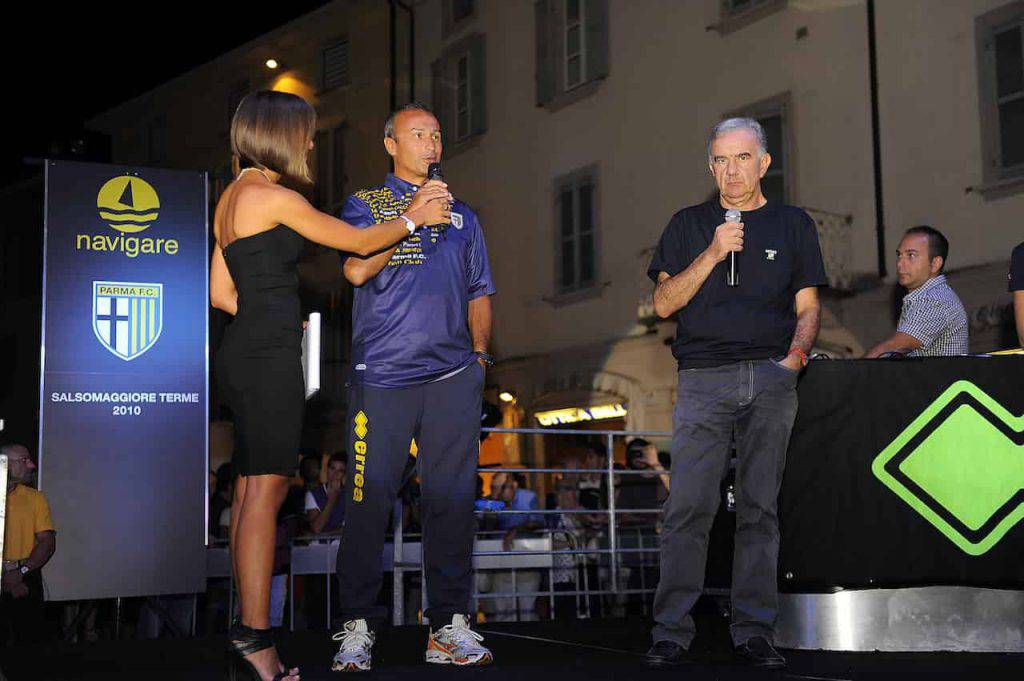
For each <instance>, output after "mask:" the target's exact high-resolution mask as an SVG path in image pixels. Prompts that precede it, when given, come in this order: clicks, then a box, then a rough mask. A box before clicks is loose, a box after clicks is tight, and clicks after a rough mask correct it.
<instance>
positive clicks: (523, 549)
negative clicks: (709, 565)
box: [392, 428, 672, 624]
mask: <svg viewBox="0 0 1024 681" xmlns="http://www.w3.org/2000/svg"><path fill="white" fill-rule="evenodd" d="M482 431H483V432H485V433H492V434H505V435H558V436H578V435H583V436H587V437H594V436H598V437H602V438H603V439H604V441H605V450H606V456H605V462H606V463H605V467H604V468H597V469H589V468H514V469H505V468H478V469H477V472H478V473H497V472H511V473H559V474H585V473H601V474H603V476H604V477H605V481H606V488H607V495H608V496H607V508H604V509H597V510H591V509H570V510H562V509H529V510H510V509H505V510H501V511H477V512H476V514H477V515H478V516H480V515H484V514H494V515H499V516H500V515H515V514H519V515H523V514H525V515H570V514H580V515H605V516H606V517H607V537H608V542H607V543H608V545H607V547H600V548H583V549H569V550H555V549H553V547H552V545H551V543H552V542H551V536H550V533H548V536H547V539H546V541H547V545H544V546H531V545H527V544H520V542H522V541H524V540H520V539H517V540H516V541H515V542H513V549H512V550H510V551H505V550H502V547H501V544H502V542H501V540H497V542H496V544H497V546H496V547H495V550H482V547H481V542H480V541H479V540H478V541H477V542H476V545H475V546H474V551H473V558H474V566H475V567H477V569H478V570H479V569H480V568H479V567H478V564H477V560H478V559H479V558H480V557H488V558H490V559H491V560H492V561H494V562H492V563H491V564H490V566H491V569H505V570H509V571H511V572H512V578H513V590H512V592H505V593H494V592H487V593H478V592H477V589H476V588H474V590H473V591H474V593H473V598H474V601H475V603H476V605H477V608H478V609H479V602H480V600H481V599H482V598H483V599H493V598H514V599H518V598H522V597H530V596H533V597H540V596H546V597H547V598H548V599H549V603H550V605H551V610H552V613H551V616H552V617H553V616H554V612H553V611H554V599H555V597H556V596H576V597H577V598H579V597H581V596H582V597H583V598H585V599H586V598H588V597H590V596H603V595H611V596H613V597H618V596H624V595H629V594H637V593H639V594H645V593H651V592H652V591H653V587H652V588H647V587H646V578H645V576H644V572H645V568H647V567H648V564H647V562H646V560H645V559H644V556H645V555H646V554H649V553H659V552H660V550H661V549H660V545H659V546H657V547H645V546H644V545H643V541H642V540H641V541H639V542H638V546H636V547H623V546H621V541H620V537H619V532H620V528H619V527H618V525H617V523H616V522H615V521H616V518H617V517H618V516H619V515H620V514H629V515H642V514H651V515H658V514H660V513H661V509H660V508H644V509H619V508H616V503H615V484H614V481H615V476H616V475H642V476H651V472H650V471H645V470H628V469H626V470H616V469H615V452H614V444H615V438H616V437H651V438H671V436H672V434H671V433H667V432H662V431H623V430H576V429H560V428H559V429H554V428H483V429H482ZM398 519H399V521H400V514H399V517H398ZM525 541H530V540H525ZM401 545H402V525H401V522H396V523H395V543H394V546H395V552H396V554H395V555H396V556H397V555H398V551H399V547H400V546H401ZM623 554H639V555H640V556H641V564H640V574H641V580H642V581H641V588H640V589H623V588H620V584H619V572H620V561H621V559H622V555H623ZM530 555H534V556H538V557H541V558H544V559H546V560H550V561H551V563H552V564H551V566H549V567H548V570H549V581H548V589H547V590H534V591H526V592H524V591H518V589H516V588H515V587H516V570H517V569H522V568H520V567H518V566H516V565H514V563H513V562H512V561H514V560H515V559H517V558H522V557H524V556H530ZM556 555H573V556H578V557H583V558H584V562H585V558H586V556H588V555H596V556H598V558H599V559H600V558H601V557H602V556H608V557H609V559H608V570H609V579H608V582H609V586H610V588H608V589H600V588H599V589H596V590H595V589H590V588H589V586H590V585H589V584H587V583H584V588H583V589H580V588H579V587H578V586H577V588H576V589H575V590H573V591H558V592H556V591H555V587H554V582H553V581H552V573H553V571H554V566H553V562H554V558H553V557H554V556H556ZM502 559H511V561H509V562H508V563H505V562H503V560H502ZM542 567H543V566H542ZM415 571H418V572H419V573H420V589H421V593H422V594H423V595H422V601H423V602H422V609H425V606H426V602H425V601H426V588H425V584H426V576H425V574H424V566H423V564H422V561H420V562H419V563H413V564H410V563H405V562H403V561H401V560H399V559H397V558H396V559H395V560H394V572H393V603H394V606H393V610H392V621H393V623H394V624H402V623H403V622H404V619H405V617H404V576H405V574H406V573H408V572H415ZM577 572H579V571H578V570H577ZM582 572H583V579H584V581H585V582H586V575H587V569H586V565H584V569H583V571H582ZM516 604H517V607H516V614H517V619H518V616H519V613H518V600H516ZM644 607H645V609H646V605H645V606H644Z"/></svg>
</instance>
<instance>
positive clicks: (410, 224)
mask: <svg viewBox="0 0 1024 681" xmlns="http://www.w3.org/2000/svg"><path fill="white" fill-rule="evenodd" d="M398 217H400V218H402V219H403V220H405V228H406V229H407V230H409V234H412V233H413V232H415V231H416V223H415V222H413V221H412V218H410V217H408V216H406V215H399V216H398Z"/></svg>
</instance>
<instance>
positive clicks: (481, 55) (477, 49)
mask: <svg viewBox="0 0 1024 681" xmlns="http://www.w3.org/2000/svg"><path fill="white" fill-rule="evenodd" d="M469 78H470V80H469V99H470V104H469V112H470V116H472V120H470V123H469V129H470V134H472V135H479V134H481V133H483V132H485V131H486V130H487V40H486V38H485V37H484V35H483V34H480V35H477V36H474V38H473V44H472V45H471V46H470V48H469Z"/></svg>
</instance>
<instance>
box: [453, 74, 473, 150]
mask: <svg viewBox="0 0 1024 681" xmlns="http://www.w3.org/2000/svg"><path fill="white" fill-rule="evenodd" d="M457 64H458V66H457V69H456V70H457V72H458V76H457V82H456V96H455V113H456V116H455V121H456V124H455V138H456V139H464V138H466V137H469V133H470V129H469V55H468V54H463V55H460V56H459V58H458V60H457Z"/></svg>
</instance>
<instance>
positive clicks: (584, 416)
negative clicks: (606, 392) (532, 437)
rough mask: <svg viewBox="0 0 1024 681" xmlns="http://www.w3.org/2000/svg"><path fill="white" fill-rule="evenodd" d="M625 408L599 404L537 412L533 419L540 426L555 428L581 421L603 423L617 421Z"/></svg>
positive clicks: (624, 412)
mask: <svg viewBox="0 0 1024 681" xmlns="http://www.w3.org/2000/svg"><path fill="white" fill-rule="evenodd" d="M626 413H627V412H626V408H625V407H623V406H622V405H621V404H600V405H597V406H594V407H569V408H567V409H555V410H553V411H539V412H537V413H536V414H534V417H536V419H537V420H538V421H539V422H540V425H542V426H557V425H564V424H566V423H582V422H583V421H603V420H605V419H617V418H620V417H623V416H625V415H626Z"/></svg>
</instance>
